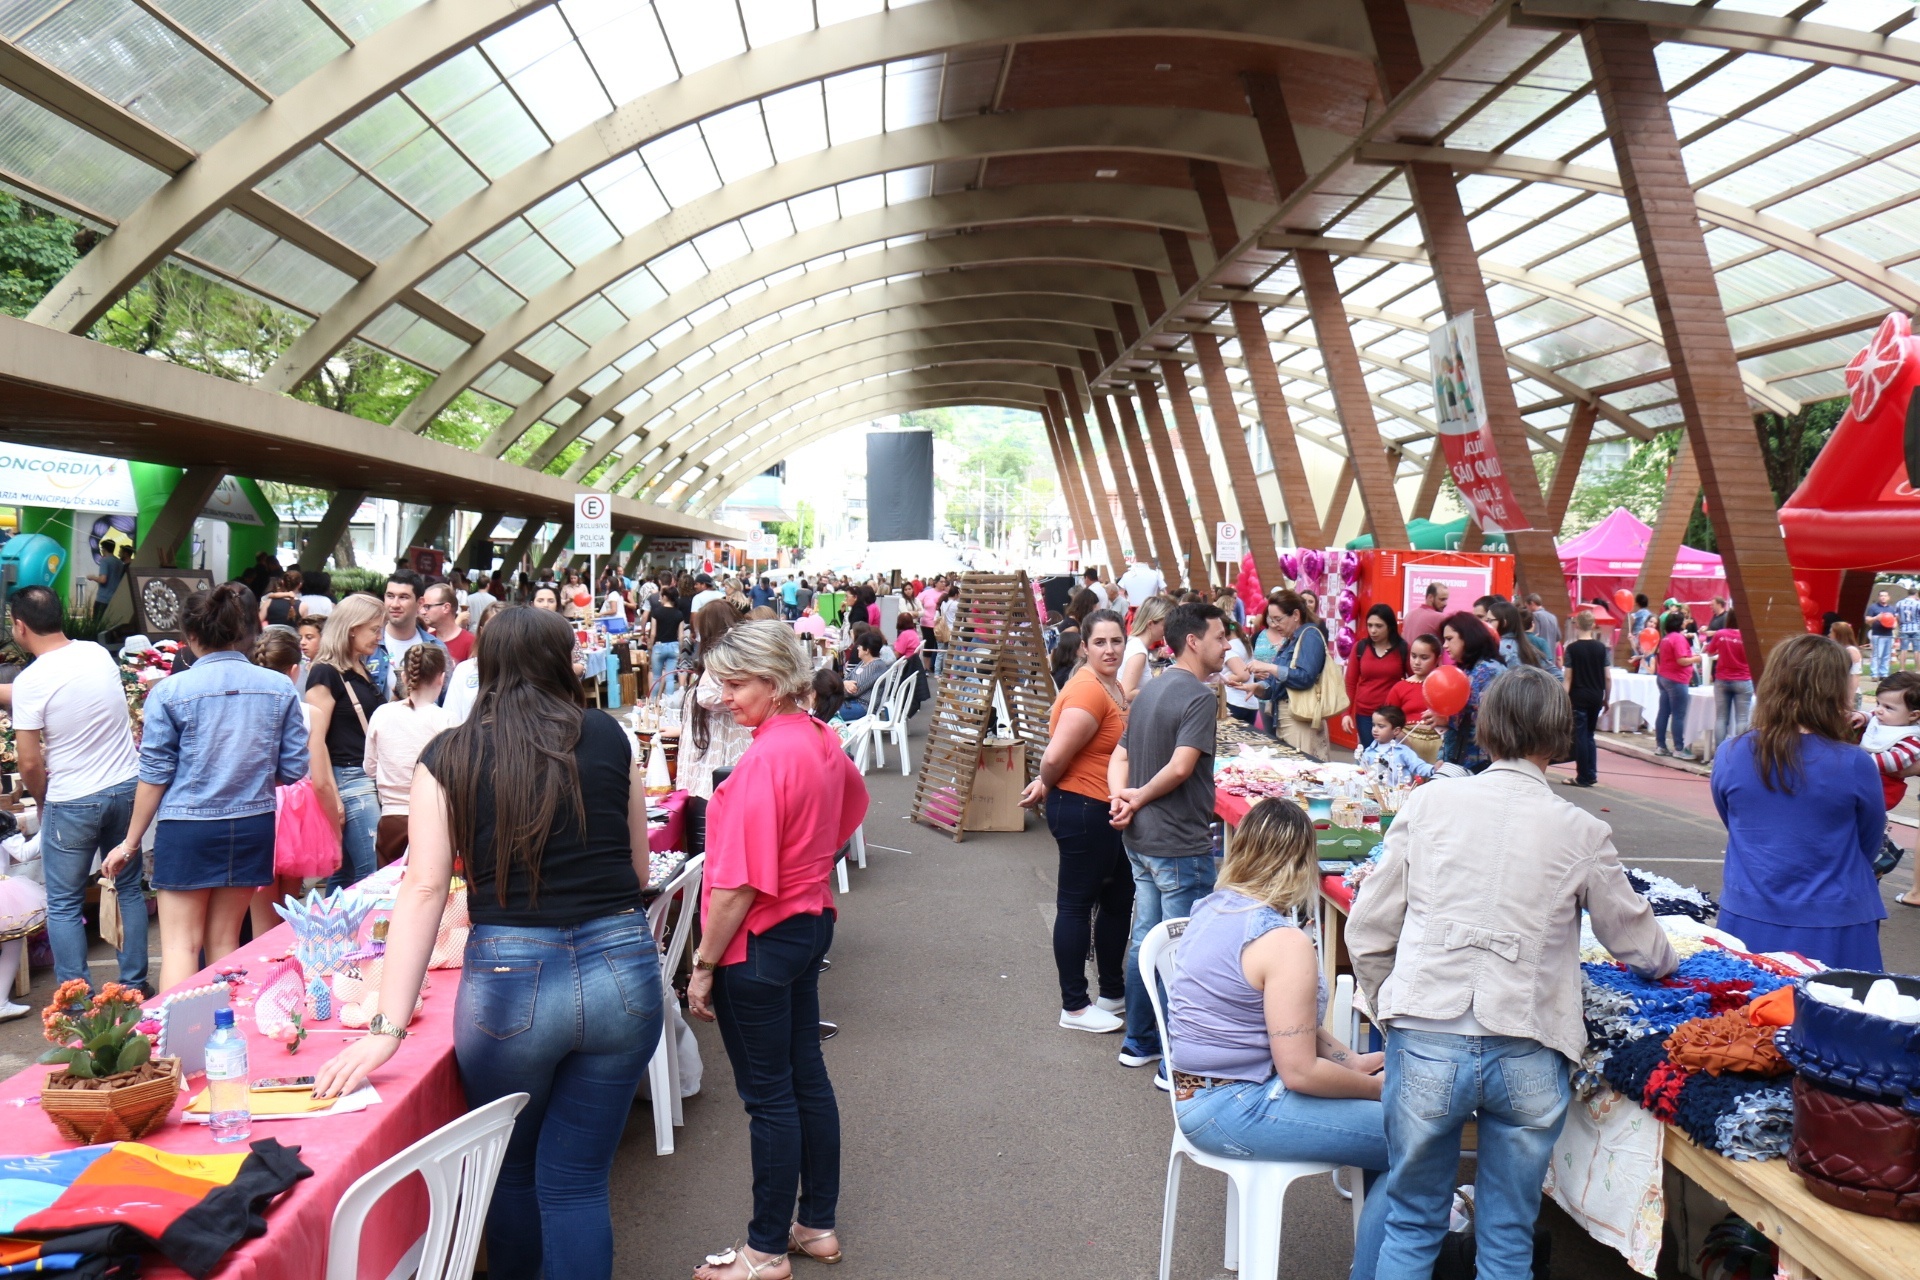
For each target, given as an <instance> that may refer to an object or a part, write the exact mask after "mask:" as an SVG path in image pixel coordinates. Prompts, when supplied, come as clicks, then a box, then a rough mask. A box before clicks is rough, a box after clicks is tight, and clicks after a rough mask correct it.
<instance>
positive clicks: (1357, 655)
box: [1340, 604, 1409, 749]
mask: <svg viewBox="0 0 1920 1280" xmlns="http://www.w3.org/2000/svg"><path fill="white" fill-rule="evenodd" d="M1408 670H1409V668H1408V666H1407V642H1406V641H1405V640H1403V639H1402V638H1401V636H1400V620H1399V619H1398V618H1396V617H1394V614H1393V606H1392V605H1390V604H1376V605H1375V606H1373V608H1371V609H1369V610H1367V638H1366V639H1365V640H1363V641H1361V642H1360V647H1359V648H1357V649H1355V650H1354V651H1353V657H1351V658H1349V659H1348V660H1347V701H1348V702H1350V703H1352V704H1353V705H1352V707H1351V708H1350V709H1349V710H1348V711H1347V713H1346V714H1345V715H1344V716H1342V717H1341V718H1340V719H1341V723H1342V724H1343V725H1344V726H1345V727H1346V730H1347V732H1348V733H1351V734H1353V735H1354V736H1355V737H1356V738H1357V739H1358V741H1359V743H1360V746H1361V748H1362V749H1365V748H1366V747H1368V746H1371V745H1372V743H1373V713H1374V712H1375V711H1377V710H1379V709H1380V708H1381V707H1383V706H1385V705H1386V704H1387V700H1388V695H1390V694H1391V693H1392V692H1393V687H1394V686H1395V685H1396V684H1399V683H1400V681H1402V680H1404V679H1406V677H1407V672H1408Z"/></svg>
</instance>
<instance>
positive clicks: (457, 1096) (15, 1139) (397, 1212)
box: [0, 924, 467, 1280]
mask: <svg viewBox="0 0 1920 1280" xmlns="http://www.w3.org/2000/svg"><path fill="white" fill-rule="evenodd" d="M292 944H293V932H292V930H291V929H290V928H289V927H288V926H286V925H284V924H283V925H281V926H280V927H279V928H277V929H275V930H273V931H272V932H271V933H269V934H267V935H266V936H265V937H263V938H256V939H255V940H254V941H252V942H249V943H247V944H246V945H245V946H243V947H241V949H240V950H239V951H238V952H235V953H234V954H233V955H232V956H229V957H228V958H227V960H226V961H225V962H223V963H227V964H236V965H239V966H241V967H243V968H245V969H247V970H248V975H249V977H251V978H253V979H255V980H256V981H257V980H258V979H260V978H262V977H264V976H266V973H267V971H268V969H269V968H271V967H272V966H271V965H270V964H269V963H268V962H267V961H265V960H263V959H261V957H263V956H273V957H277V956H280V955H282V954H284V953H285V952H286V951H287V950H288V948H290V947H291V946H292ZM210 977H211V971H210V970H209V971H208V972H206V973H203V974H200V975H196V976H195V977H194V978H193V979H192V980H191V981H190V982H189V983H188V984H187V985H189V986H200V985H203V984H205V983H206V982H207V981H209V979H210ZM428 978H429V989H428V991H427V993H426V1004H425V1006H424V1007H423V1008H422V1009H421V1011H420V1014H419V1016H418V1017H416V1018H415V1019H414V1020H413V1025H412V1026H411V1027H410V1028H409V1030H410V1031H411V1034H410V1035H409V1036H408V1037H407V1040H406V1043H404V1044H403V1045H402V1046H401V1047H400V1052H399V1053H398V1054H396V1055H394V1058H393V1060H392V1061H391V1062H389V1063H388V1064H387V1065H386V1066H385V1067H384V1068H383V1069H381V1070H380V1071H377V1072H375V1073H374V1075H373V1081H372V1083H373V1086H374V1088H375V1089H377V1090H378V1091H379V1093H380V1101H379V1102H378V1103H376V1104H374V1105H373V1106H371V1107H368V1108H367V1109H366V1110H365V1111H359V1112H355V1113H353V1114H351V1115H344V1116H337V1117H332V1118H328V1119H320V1120H267V1121H260V1122H256V1123H255V1124H254V1126H253V1137H254V1138H255V1139H258V1138H278V1139H279V1140H280V1142H281V1143H282V1144H283V1145H286V1146H298V1147H299V1148H300V1158H301V1159H302V1160H304V1161H305V1162H306V1164H307V1167H308V1168H310V1169H312V1170H313V1176H312V1177H311V1178H306V1179H303V1180H302V1181H301V1182H299V1183H298V1184H297V1185H295V1187H294V1188H293V1190H292V1191H289V1192H288V1193H287V1194H286V1195H285V1196H283V1197H281V1198H280V1200H279V1201H278V1202H276V1203H275V1204H274V1205H273V1207H272V1208H270V1209H269V1210H268V1211H267V1234H266V1235H264V1236H262V1237H261V1238H259V1239H257V1240H248V1241H246V1242H244V1243H243V1244H241V1245H240V1247H239V1248H237V1249H235V1250H234V1251H233V1252H232V1253H230V1254H228V1255H227V1258H226V1261H225V1262H223V1263H222V1264H221V1266H220V1268H219V1269H218V1270H217V1271H215V1272H214V1275H215V1276H217V1277H219V1280H319V1277H321V1276H324V1275H325V1274H326V1268H327V1232H328V1230H329V1229H330V1228H331V1226H332V1224H333V1210H334V1206H335V1205H336V1204H338V1203H339V1201H340V1197H341V1196H342V1195H344V1194H345V1193H346V1190H347V1188H348V1187H349V1186H351V1185H352V1184H353V1182H354V1180H355V1179H357V1178H359V1177H360V1175H361V1174H363V1173H365V1172H367V1170H369V1169H371V1168H373V1167H374V1166H375V1165H377V1164H379V1163H380V1162H382V1161H383V1160H386V1159H387V1158H388V1157H389V1156H392V1155H394V1154H396V1153H397V1152H399V1151H401V1150H403V1149H404V1148H406V1147H408V1146H410V1145H412V1144H413V1143H414V1142H417V1141H419V1140H420V1139H421V1138H423V1137H425V1136H426V1135H427V1134H429V1133H432V1132H433V1131H434V1130H435V1129H438V1128H440V1127H441V1126H442V1125H444V1124H446V1123H448V1122H449V1121H451V1120H453V1119H454V1118H456V1117H458V1116H461V1115H464V1114H466V1110H467V1104H466V1095H465V1093H464V1091H463V1090H462V1089H461V1087H460V1075H459V1072H458V1070H456V1068H455V1066H454V1061H453V1006H454V997H455V996H456V995H457V994H458V992H459V990H460V970H458V969H435V970H434V971H433V972H432V973H430V974H429V975H428ZM254 994H255V987H254V986H252V985H243V986H241V987H240V988H239V989H238V991H237V992H236V1006H235V1009H234V1025H235V1026H236V1027H238V1028H240V1029H241V1030H243V1031H245V1032H246V1033H247V1052H248V1066H249V1068H250V1070H251V1074H252V1075H253V1077H254V1078H255V1079H260V1078H262V1077H265V1076H270V1075H311V1074H312V1073H313V1072H314V1071H315V1070H316V1069H318V1067H319V1066H320V1064H322V1063H323V1062H325V1061H326V1060H327V1059H328V1058H331V1057H332V1056H333V1055H334V1054H336V1053H338V1052H340V1050H341V1049H342V1048H343V1047H344V1046H345V1045H346V1044H347V1043H349V1041H350V1040H351V1039H352V1037H353V1036H355V1035H358V1034H359V1033H358V1032H348V1033H347V1034H341V1028H340V1024H339V1023H338V1022H334V1021H328V1022H321V1023H313V1024H311V1025H312V1026H313V1027H314V1028H316V1033H315V1034H314V1035H311V1036H309V1037H308V1039H307V1042H306V1044H305V1045H304V1046H303V1047H302V1048H301V1050H300V1052H299V1053H298V1054H297V1055H289V1054H288V1053H287V1051H286V1048H285V1046H283V1045H279V1044H276V1043H274V1042H273V1041H271V1040H268V1039H265V1038H264V1037H262V1036H261V1035H260V1034H259V1032H258V1030H257V1029H256V1028H255V1026H254V1017H253V1005H252V1003H251V1001H252V999H253V997H254ZM240 1000H244V1001H248V1003H247V1004H245V1005H240V1004H238V1003H237V1001H240ZM321 1028H331V1030H318V1029H321ZM56 1069H57V1068H54V1067H41V1066H33V1067H28V1068H27V1069H26V1070H25V1071H22V1072H21V1073H20V1074H19V1075H17V1076H14V1077H13V1078H12V1079H10V1080H6V1081H4V1082H0V1153H4V1154H6V1155H37V1154H39V1153H41V1152H46V1151H64V1150H68V1149H70V1148H71V1147H72V1146H73V1145H74V1144H73V1143H70V1142H68V1141H67V1140H66V1139H64V1138H62V1137H61V1136H60V1133H59V1131H58V1130H56V1129H55V1128H54V1127H53V1124H52V1122H51V1121H49V1120H48V1119H47V1117H46V1114H45V1113H44V1112H42V1111H41V1110H40V1108H39V1106H38V1104H37V1103H33V1102H28V1103H25V1104H24V1105H23V1104H22V1103H21V1101H20V1100H21V1099H27V1098H32V1097H34V1096H35V1095H37V1094H38V1093H39V1092H40V1082H41V1080H43V1079H44V1078H45V1077H46V1076H47V1075H48V1074H50V1073H51V1072H53V1071H55V1070H56ZM205 1087H206V1078H205V1077H204V1076H196V1077H194V1078H193V1079H191V1080H189V1081H188V1082H187V1091H186V1092H183V1093H182V1094H181V1095H180V1100H179V1103H178V1104H177V1106H176V1107H175V1110H174V1114H173V1117H172V1118H171V1119H169V1120H168V1121H167V1123H166V1124H165V1125H163V1126H161V1128H160V1129H159V1130H157V1131H156V1132H154V1133H151V1134H149V1135H147V1137H145V1138H144V1139H142V1141H144V1142H145V1143H147V1144H148V1145H149V1146H153V1147H158V1148H160V1149H161V1150H163V1151H180V1152H192V1153H209V1152H219V1153H225V1152H231V1151H232V1150H233V1148H231V1147H227V1146H222V1145H221V1144H219V1143H216V1142H215V1141H214V1140H213V1137H212V1135H211V1134H209V1133H208V1131H207V1128H206V1126H205V1125H199V1124H189V1123H187V1122H186V1121H184V1120H183V1119H181V1116H180V1112H181V1111H182V1110H184V1109H185V1107H186V1104H187V1102H188V1101H189V1100H191V1099H192V1097H193V1096H194V1095H195V1094H197V1093H198V1092H199V1091H200V1090H201V1089H203V1088H205ZM426 1224H427V1191H426V1185H425V1184H424V1183H422V1182H421V1181H420V1180H419V1179H418V1178H414V1179H410V1180H408V1181H407V1182H405V1183H403V1184H401V1185H400V1186H398V1187H396V1188H394V1190H393V1191H392V1192H391V1193H389V1194H388V1196H387V1197H386V1198H385V1199H384V1200H383V1201H381V1203H380V1205H379V1206H378V1207H377V1208H376V1209H375V1210H374V1212H373V1213H372V1214H371V1215H370V1216H369V1217H368V1219H367V1224H366V1230H365V1231H364V1232H363V1233H362V1234H361V1238H360V1276H361V1277H362V1280H385V1277H387V1276H389V1275H391V1274H392V1272H393V1269H394V1267H395V1266H396V1265H397V1264H398V1263H399V1261H400V1259H401V1257H402V1256H403V1255H404V1254H405V1253H406V1251H407V1250H408V1249H409V1248H411V1247H412V1246H413V1243H414V1241H416V1240H417V1239H419V1238H420V1234H421V1232H423V1231H424V1230H425V1229H426ZM145 1274H146V1275H147V1276H150V1277H151V1276H163V1277H167V1278H168V1280H174V1278H175V1277H184V1276H185V1274H186V1273H185V1272H183V1271H180V1270H179V1269H177V1268H175V1267H173V1266H171V1265H169V1264H167V1263H165V1262H164V1261H163V1260H162V1259H160V1258H159V1257H158V1256H157V1255H155V1256H150V1257H149V1258H148V1259H147V1266H146V1271H145Z"/></svg>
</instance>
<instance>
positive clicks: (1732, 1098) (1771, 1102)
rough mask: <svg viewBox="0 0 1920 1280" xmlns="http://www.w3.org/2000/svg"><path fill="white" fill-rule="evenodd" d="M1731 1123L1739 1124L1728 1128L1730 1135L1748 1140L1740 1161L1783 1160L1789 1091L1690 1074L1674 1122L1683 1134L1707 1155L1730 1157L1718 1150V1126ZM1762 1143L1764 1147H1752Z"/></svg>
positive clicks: (1788, 1138) (1788, 1136) (1788, 1134)
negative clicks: (1724, 1122)
mask: <svg viewBox="0 0 1920 1280" xmlns="http://www.w3.org/2000/svg"><path fill="white" fill-rule="evenodd" d="M1734 1117H1743V1118H1742V1119H1740V1120H1739V1122H1738V1123H1731V1122H1730V1125H1729V1132H1730V1134H1732V1135H1734V1136H1743V1137H1745V1138H1746V1139H1748V1141H1747V1142H1746V1143H1744V1144H1743V1146H1742V1150H1743V1151H1744V1152H1745V1154H1744V1155H1743V1156H1741V1157H1739V1158H1742V1159H1749V1160H1770V1159H1772V1158H1773V1157H1774V1156H1779V1155H1785V1154H1786V1151H1787V1147H1788V1146H1789V1145H1791V1143H1792V1141H1793V1090H1792V1087H1791V1086H1790V1085H1787V1084H1784V1083H1776V1082H1774V1081H1770V1080H1754V1079H1749V1078H1744V1077H1741V1076H1732V1075H1726V1076H1710V1075H1708V1074H1707V1073H1706V1072H1704V1071H1695V1072H1691V1073H1689V1075H1688V1076H1687V1081H1686V1085H1685V1087H1684V1088H1682V1089H1681V1090H1680V1100H1679V1103H1678V1105H1677V1106H1676V1107H1675V1108H1674V1116H1673V1123H1674V1124H1676V1125H1678V1126H1679V1127H1680V1129H1681V1131H1682V1132H1684V1133H1685V1134H1686V1135H1687V1136H1688V1137H1689V1138H1692V1139H1693V1140H1694V1141H1695V1142H1696V1143H1698V1144H1700V1145H1701V1146H1703V1147H1706V1148H1707V1149H1708V1150H1711V1151H1718V1152H1720V1154H1722V1155H1732V1154H1733V1153H1732V1152H1731V1151H1728V1150H1725V1149H1723V1148H1722V1147H1721V1145H1720V1123H1721V1121H1722V1120H1723V1119H1729V1118H1734ZM1761 1142H1764V1143H1765V1145H1755V1144H1756V1143H1761Z"/></svg>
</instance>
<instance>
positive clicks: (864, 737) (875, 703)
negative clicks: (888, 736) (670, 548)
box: [847, 662, 906, 774]
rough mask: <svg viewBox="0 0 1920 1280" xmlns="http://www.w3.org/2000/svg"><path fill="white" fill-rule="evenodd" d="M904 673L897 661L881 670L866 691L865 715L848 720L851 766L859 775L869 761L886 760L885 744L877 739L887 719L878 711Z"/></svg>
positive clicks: (898, 683)
mask: <svg viewBox="0 0 1920 1280" xmlns="http://www.w3.org/2000/svg"><path fill="white" fill-rule="evenodd" d="M905 673H906V670H905V666H904V665H903V664H902V663H899V662H895V663H893V664H891V665H890V666H888V667H887V669H886V670H885V671H883V672H881V673H880V678H879V679H878V680H876V681H874V682H873V688H871V689H869V690H867V697H866V703H867V714H866V715H864V716H861V717H860V718H859V719H858V720H854V721H852V722H850V728H851V729H852V738H851V740H850V741H849V742H848V744H847V745H848V747H849V748H851V749H852V751H853V764H854V767H855V768H856V769H858V770H860V772H861V773H863V774H864V773H865V772H866V771H867V767H868V765H869V764H873V763H878V764H880V765H883V766H884V765H885V764H886V763H887V752H886V747H885V745H884V743H883V740H882V738H881V734H883V733H884V732H885V731H886V728H887V722H886V716H885V715H884V714H882V711H883V708H884V707H885V706H886V704H887V700H888V699H890V698H891V697H893V693H894V690H895V688H897V687H898V686H899V685H900V683H901V679H900V678H901V676H903V675H904V674H905Z"/></svg>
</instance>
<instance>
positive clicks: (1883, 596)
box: [1866, 591, 1900, 680]
mask: <svg viewBox="0 0 1920 1280" xmlns="http://www.w3.org/2000/svg"><path fill="white" fill-rule="evenodd" d="M1883 618H1890V619H1892V622H1891V623H1888V622H1883V621H1881V619H1883ZM1866 621H1867V640H1868V641H1869V642H1870V644H1871V645H1872V652H1873V664H1872V671H1873V678H1874V679H1875V680H1885V679H1886V678H1887V672H1888V671H1889V670H1890V669H1891V668H1892V665H1893V639H1894V636H1895V634H1896V633H1897V631H1898V629H1899V623H1900V615H1899V614H1898V613H1895V612H1894V608H1893V593H1892V592H1891V591H1882V592H1881V593H1880V594H1879V595H1877V596H1875V597H1874V598H1873V603H1872V604H1870V605H1868V606H1867V619H1866Z"/></svg>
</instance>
